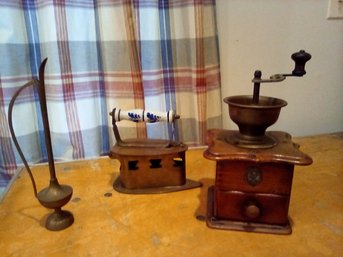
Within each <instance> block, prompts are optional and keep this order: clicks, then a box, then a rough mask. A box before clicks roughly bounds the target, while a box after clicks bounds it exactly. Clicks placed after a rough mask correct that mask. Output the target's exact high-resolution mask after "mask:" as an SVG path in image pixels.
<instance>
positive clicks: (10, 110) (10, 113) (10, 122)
mask: <svg viewBox="0 0 343 257" xmlns="http://www.w3.org/2000/svg"><path fill="white" fill-rule="evenodd" d="M37 83H39V81H38V80H36V79H33V80H31V81H30V82H28V83H26V84H25V85H23V86H22V87H20V88H19V89H18V90H17V91H16V92H15V93H14V95H13V97H12V99H11V101H10V104H9V106H8V126H9V129H10V133H11V136H12V139H13V143H14V145H15V147H16V148H17V150H18V153H19V156H20V158H21V160H22V161H23V163H24V166H25V168H26V170H27V172H28V173H29V176H30V179H31V182H32V186H33V191H34V194H35V197H37V187H36V182H35V180H34V178H33V175H32V172H31V169H30V167H29V165H28V163H27V161H26V159H25V156H24V154H23V151H22V150H21V148H20V146H19V143H18V140H17V137H16V135H15V133H14V129H13V121H12V113H13V106H14V103H15V100H16V99H17V97H18V96H19V94H20V92H21V91H23V90H24V89H25V88H27V87H30V86H34V85H36V84H37Z"/></svg>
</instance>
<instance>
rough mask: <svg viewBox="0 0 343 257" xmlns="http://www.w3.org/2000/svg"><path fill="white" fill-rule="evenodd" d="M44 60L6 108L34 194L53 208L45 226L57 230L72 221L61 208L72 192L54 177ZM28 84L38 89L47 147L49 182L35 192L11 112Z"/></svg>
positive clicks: (10, 126) (69, 214)
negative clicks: (30, 79) (32, 77)
mask: <svg viewBox="0 0 343 257" xmlns="http://www.w3.org/2000/svg"><path fill="white" fill-rule="evenodd" d="M46 62H47V58H46V59H45V60H44V61H43V62H42V64H41V65H40V68H39V80H37V79H33V80H32V81H30V82H29V83H27V84H25V85H24V86H22V87H21V88H19V90H18V91H17V92H16V93H15V94H14V96H13V98H12V99H11V102H10V105H9V109H8V119H9V120H8V121H9V128H10V132H11V135H12V139H13V142H14V144H15V146H16V148H17V150H18V153H19V155H20V157H21V159H22V161H23V163H24V165H25V167H26V170H27V172H28V173H29V175H30V178H31V182H32V185H33V190H34V194H35V196H36V197H37V199H38V201H39V202H40V203H41V204H42V205H43V206H44V207H46V208H49V209H54V212H53V213H52V214H50V215H49V216H48V218H47V220H46V223H45V226H46V228H47V229H49V230H53V231H58V230H62V229H65V228H67V227H69V226H70V225H72V224H73V222H74V216H73V214H72V213H71V212H69V211H63V210H62V209H61V207H62V206H64V205H66V204H67V203H68V202H69V201H70V199H71V196H72V194H73V189H72V187H70V186H68V185H60V184H59V182H58V180H57V177H56V172H55V165H54V157H53V152H52V145H51V138H50V127H49V120H48V111H47V106H46V95H45V81H44V70H45V65H46ZM29 86H36V87H37V90H38V94H39V103H40V107H41V114H42V119H43V127H44V135H45V143H46V149H47V154H48V163H49V171H50V184H49V186H48V187H47V188H44V189H43V190H41V191H40V192H39V193H37V188H36V184H35V181H34V178H33V176H32V172H31V169H30V167H29V165H28V163H27V161H26V159H25V156H24V154H23V152H22V151H21V148H20V146H19V143H18V141H17V138H16V135H15V132H14V129H13V122H12V112H13V106H14V103H15V100H16V98H17V97H18V95H19V94H20V92H21V91H22V90H23V89H25V88H27V87H29Z"/></svg>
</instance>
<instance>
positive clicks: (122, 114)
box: [110, 108, 180, 123]
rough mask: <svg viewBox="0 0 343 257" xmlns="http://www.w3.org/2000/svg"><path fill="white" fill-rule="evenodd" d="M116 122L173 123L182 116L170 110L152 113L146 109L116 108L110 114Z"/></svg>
mask: <svg viewBox="0 0 343 257" xmlns="http://www.w3.org/2000/svg"><path fill="white" fill-rule="evenodd" d="M110 115H111V116H112V119H113V121H114V122H117V121H121V120H129V121H133V122H148V123H154V122H160V121H165V122H168V123H173V122H174V121H175V120H176V119H179V118H180V116H179V115H177V114H176V113H175V111H173V110H170V111H167V112H158V111H150V110H144V109H132V110H122V109H117V108H114V109H113V111H112V112H111V113H110Z"/></svg>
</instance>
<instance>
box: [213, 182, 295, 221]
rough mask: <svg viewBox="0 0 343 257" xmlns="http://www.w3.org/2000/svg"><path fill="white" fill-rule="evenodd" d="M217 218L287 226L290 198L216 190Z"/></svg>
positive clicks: (215, 208)
mask: <svg viewBox="0 0 343 257" xmlns="http://www.w3.org/2000/svg"><path fill="white" fill-rule="evenodd" d="M214 198H215V201H214V202H215V207H214V212H215V216H216V217H218V218H221V219H229V220H237V221H248V222H261V223H269V224H286V223H287V222H288V207H289V197H288V196H283V195H276V194H259V193H258V194H250V193H244V192H240V191H223V190H220V189H217V188H216V189H215V190H214Z"/></svg>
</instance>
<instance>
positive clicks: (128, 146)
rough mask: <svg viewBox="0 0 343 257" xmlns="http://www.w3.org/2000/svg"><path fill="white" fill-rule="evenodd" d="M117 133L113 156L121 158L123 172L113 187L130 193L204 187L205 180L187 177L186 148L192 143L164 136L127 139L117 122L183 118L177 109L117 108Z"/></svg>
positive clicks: (114, 122)
mask: <svg viewBox="0 0 343 257" xmlns="http://www.w3.org/2000/svg"><path fill="white" fill-rule="evenodd" d="M110 115H111V116H112V126H113V133H114V136H115V139H116V143H115V145H114V146H113V147H112V148H111V151H110V154H109V156H110V158H113V159H118V160H119V162H120V174H119V176H118V177H117V178H116V180H115V182H114V184H113V187H114V189H115V190H116V191H118V192H120V193H126V194H157V193H168V192H175V191H181V190H186V189H191V188H195V187H200V186H201V183H200V182H197V181H193V180H190V179H187V178H186V151H187V149H188V146H187V145H185V144H183V143H181V142H176V141H173V140H164V139H148V138H147V139H138V138H137V139H136V138H134V139H125V140H123V139H122V138H121V137H120V133H119V130H118V127H117V125H116V123H117V122H120V121H122V120H128V121H132V122H148V123H155V122H161V121H164V122H168V123H171V124H173V125H174V122H176V120H178V119H179V118H180V116H179V115H177V114H176V113H175V112H174V111H172V110H171V111H168V112H157V111H149V110H143V109H134V110H122V109H117V108H114V109H113V111H112V112H111V113H110Z"/></svg>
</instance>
